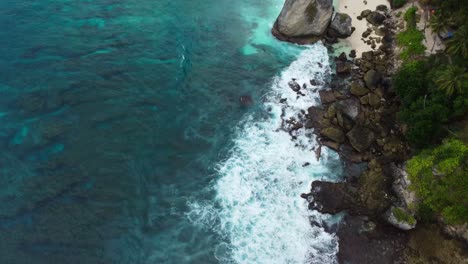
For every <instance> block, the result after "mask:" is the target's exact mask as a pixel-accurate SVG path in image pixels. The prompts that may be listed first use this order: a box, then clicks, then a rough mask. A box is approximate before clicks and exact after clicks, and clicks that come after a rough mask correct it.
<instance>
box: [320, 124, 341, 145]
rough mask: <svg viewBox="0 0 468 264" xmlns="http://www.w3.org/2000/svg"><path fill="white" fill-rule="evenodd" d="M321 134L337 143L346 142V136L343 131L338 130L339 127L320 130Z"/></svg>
mask: <svg viewBox="0 0 468 264" xmlns="http://www.w3.org/2000/svg"><path fill="white" fill-rule="evenodd" d="M320 134H322V135H323V136H325V137H327V138H329V139H331V140H333V141H335V142H337V143H343V142H344V140H345V136H344V133H343V131H342V130H341V129H339V128H337V127H333V126H330V127H327V128H324V129H322V130H320Z"/></svg>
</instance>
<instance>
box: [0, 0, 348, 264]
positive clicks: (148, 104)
mask: <svg viewBox="0 0 468 264" xmlns="http://www.w3.org/2000/svg"><path fill="white" fill-rule="evenodd" d="M281 5H282V1H281V0H258V1H251V0H241V1H228V0H216V1H215V0H203V1H201V0H194V1H187V0H139V1H135V0H94V1H90V0H53V1H52V0H41V1H33V0H23V1H16V0H15V1H13V0H3V1H0V24H1V25H2V29H1V30H0V69H1V70H0V148H1V150H2V151H1V152H0V263H8V264H23V263H31V264H35V263H40V264H42V263H44V264H45V263H47V264H55V263H57V264H58V263H60V264H62V263H67V264H73V263H80V264H83V263H86V264H94V263H106V264H107V263H113V264H114V263H129V264H140V263H141V264H150V263H151V264H153V263H303V262H305V261H309V262H310V261H317V263H321V262H319V261H327V262H332V261H333V253H334V250H335V249H336V246H337V242H336V241H335V238H334V237H333V236H332V235H329V234H326V233H324V232H323V230H321V229H313V228H312V227H311V226H310V225H309V224H308V218H309V217H312V218H317V219H322V218H325V216H321V215H311V213H310V212H307V210H306V206H307V205H306V204H305V202H304V201H303V200H301V199H300V198H299V194H300V192H306V191H307V189H308V186H309V184H310V181H311V180H313V179H315V178H319V177H335V176H336V175H335V174H336V173H331V170H330V168H332V167H333V166H335V163H336V161H335V157H333V155H330V156H328V155H327V154H326V153H325V155H324V157H325V158H324V159H323V160H322V161H321V162H320V163H319V162H317V161H316V160H315V157H314V155H313V152H311V151H310V150H311V149H312V148H313V147H314V143H312V139H311V136H310V135H309V134H308V132H307V131H305V130H301V131H299V132H298V133H300V134H298V135H297V136H298V139H299V140H300V141H301V144H299V145H301V146H302V147H301V146H299V147H295V145H298V144H296V143H295V142H292V141H291V139H290V136H289V135H288V134H287V133H286V132H284V131H280V130H278V128H280V127H281V121H280V120H281V118H280V114H281V111H282V110H281V109H282V107H283V106H280V105H279V104H278V102H279V99H281V98H282V97H286V98H288V100H289V102H291V107H288V108H287V109H286V111H287V112H288V111H290V112H291V113H292V112H293V111H296V112H297V111H300V110H301V109H307V107H308V106H309V105H311V104H314V102H316V100H315V98H316V94H314V93H310V94H307V96H306V97H305V98H303V99H300V100H297V99H296V98H295V96H294V95H292V94H291V91H290V90H288V89H289V88H288V87H287V81H288V80H289V79H290V78H299V79H300V80H301V81H303V82H307V78H313V76H311V75H316V77H317V78H322V79H324V80H325V79H326V78H327V69H328V62H327V61H328V57H327V54H326V50H325V49H324V48H323V47H322V46H321V45H316V46H314V47H308V48H299V47H296V46H294V45H290V44H285V43H280V42H278V41H276V40H274V39H273V37H271V36H270V33H269V29H270V27H271V25H272V23H273V21H274V19H275V17H276V15H277V14H278V13H279V11H280V9H281ZM301 53H302V54H301ZM319 62H320V63H321V64H323V65H324V67H323V68H322V67H320V68H319V67H317V65H318V64H317V63H319ZM304 69H305V72H304ZM316 88H321V87H316ZM244 95H248V96H250V97H251V98H252V100H253V104H252V105H251V106H249V107H242V106H240V104H239V97H240V96H244ZM293 102H295V103H293ZM291 115H292V114H291ZM278 122H279V123H278ZM282 162H284V163H282ZM306 162H309V163H311V165H310V166H307V167H303V166H302V165H303V164H304V163H306ZM333 168H334V169H333V171H335V172H336V171H339V168H337V167H333ZM276 199H278V200H276ZM288 223H289V224H288ZM285 228H286V229H285Z"/></svg>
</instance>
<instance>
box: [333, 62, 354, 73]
mask: <svg viewBox="0 0 468 264" xmlns="http://www.w3.org/2000/svg"><path fill="white" fill-rule="evenodd" d="M351 67H352V64H351V63H350V62H343V61H337V62H336V73H337V74H339V75H348V74H350V73H351Z"/></svg>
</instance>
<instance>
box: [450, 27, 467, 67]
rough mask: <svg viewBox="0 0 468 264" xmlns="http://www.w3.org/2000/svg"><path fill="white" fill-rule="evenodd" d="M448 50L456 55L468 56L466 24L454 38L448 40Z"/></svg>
mask: <svg viewBox="0 0 468 264" xmlns="http://www.w3.org/2000/svg"><path fill="white" fill-rule="evenodd" d="M447 52H448V53H450V54H452V55H455V56H462V57H463V58H465V59H466V58H468V26H467V25H465V26H463V27H461V28H459V29H458V30H457V31H456V32H455V34H454V35H453V38H452V39H450V40H449V41H447Z"/></svg>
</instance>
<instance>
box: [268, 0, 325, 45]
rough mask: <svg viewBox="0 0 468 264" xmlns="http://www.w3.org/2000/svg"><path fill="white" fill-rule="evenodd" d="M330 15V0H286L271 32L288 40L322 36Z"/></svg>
mask: <svg viewBox="0 0 468 264" xmlns="http://www.w3.org/2000/svg"><path fill="white" fill-rule="evenodd" d="M332 15H333V1H332V0H286V2H285V3H284V6H283V9H282V10H281V13H280V15H279V17H278V19H277V20H276V23H275V26H274V28H273V30H272V33H273V34H274V35H275V36H276V37H277V38H279V39H281V40H290V41H293V40H294V38H302V37H310V36H315V37H318V36H322V35H323V34H324V32H325V30H326V29H327V27H328V25H329V24H330V21H331V18H332ZM291 38H292V39H291Z"/></svg>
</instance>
